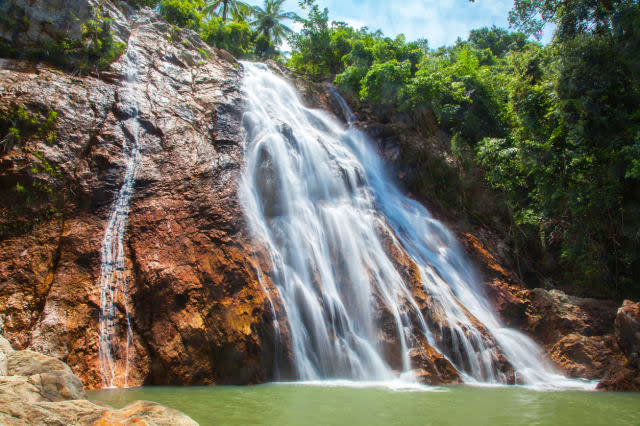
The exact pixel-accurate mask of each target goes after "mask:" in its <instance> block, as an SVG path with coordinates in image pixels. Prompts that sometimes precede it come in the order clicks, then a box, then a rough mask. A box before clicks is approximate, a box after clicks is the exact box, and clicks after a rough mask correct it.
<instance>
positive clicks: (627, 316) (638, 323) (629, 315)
mask: <svg viewBox="0 0 640 426" xmlns="http://www.w3.org/2000/svg"><path fill="white" fill-rule="evenodd" d="M615 333H616V338H617V340H618V344H619V345H620V347H621V348H622V350H623V351H624V353H625V355H626V356H627V357H628V358H629V359H630V360H631V359H632V360H633V361H634V362H635V364H636V366H637V367H638V368H640V363H638V358H639V357H640V302H636V303H633V302H632V301H631V300H625V301H624V302H623V303H622V306H621V307H620V309H618V312H617V314H616V319H615Z"/></svg>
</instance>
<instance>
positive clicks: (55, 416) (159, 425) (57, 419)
mask: <svg viewBox="0 0 640 426" xmlns="http://www.w3.org/2000/svg"><path fill="white" fill-rule="evenodd" d="M0 403H1V404H2V405H0V423H1V424H3V425H7V426H14V425H15V426H18V425H20V426H22V425H59V426H66V425H72V424H73V425H92V426H98V425H100V426H101V425H105V426H106V425H129V424H132V425H141V426H142V425H148V426H165V425H166V426H170V425H176V426H193V425H197V423H196V422H195V421H193V420H192V419H191V418H190V417H188V416H186V415H185V414H183V413H180V412H179V411H176V410H173V409H171V408H167V407H164V406H162V405H160V404H156V403H154V402H148V401H136V402H134V403H132V404H130V405H128V406H126V407H125V408H122V409H120V410H115V409H113V408H110V407H106V406H104V405H100V404H97V403H94V402H91V401H87V400H74V401H62V402H55V403H54V402H37V403H33V404H25V403H23V402H22V401H20V400H19V399H15V398H12V399H0Z"/></svg>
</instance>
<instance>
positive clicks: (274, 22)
mask: <svg viewBox="0 0 640 426" xmlns="http://www.w3.org/2000/svg"><path fill="white" fill-rule="evenodd" d="M284 2H285V0H264V8H262V7H260V6H254V7H253V8H252V11H253V15H254V16H255V20H254V21H252V22H251V25H254V26H255V27H256V31H257V32H261V33H262V34H263V35H264V36H265V38H266V39H267V40H273V42H274V43H275V44H276V45H278V44H280V42H281V41H282V38H283V37H285V36H287V35H288V34H292V33H293V30H292V29H291V28H289V27H287V26H286V25H284V24H283V23H282V22H281V21H284V20H285V19H290V20H292V21H298V20H300V17H299V16H298V15H296V14H295V13H294V12H283V11H282V4H283V3H284Z"/></svg>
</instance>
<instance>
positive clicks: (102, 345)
mask: <svg viewBox="0 0 640 426" xmlns="http://www.w3.org/2000/svg"><path fill="white" fill-rule="evenodd" d="M135 49H136V48H135V39H134V37H133V35H132V36H131V37H130V39H129V43H128V47H127V52H126V54H125V57H124V64H123V73H124V76H125V79H124V80H123V86H122V90H121V91H120V92H119V95H120V102H121V104H122V105H125V106H126V107H127V108H129V111H127V117H128V118H127V119H126V120H125V121H123V122H122V124H121V127H122V131H123V134H124V135H125V138H124V140H123V144H122V150H123V153H124V155H125V159H126V168H125V172H124V179H123V182H122V187H121V188H120V191H119V192H118V196H117V198H116V200H115V202H114V203H113V206H112V208H111V213H110V216H109V222H108V224H107V228H106V230H105V233H104V238H103V240H102V247H101V261H102V263H101V272H100V282H99V287H100V332H99V341H98V350H99V364H100V373H101V375H102V381H103V385H104V386H105V387H107V388H111V387H114V386H116V380H117V379H118V375H119V374H120V375H121V376H122V377H121V378H120V383H122V384H123V385H124V387H127V386H128V383H127V380H128V374H129V349H130V345H131V343H132V331H131V322H130V318H129V304H128V300H127V297H128V287H129V277H128V276H127V272H126V262H125V249H124V238H125V233H126V228H127V221H128V219H129V204H130V201H131V195H132V193H133V185H134V183H135V180H136V172H137V166H138V159H139V157H140V148H139V146H138V137H139V133H140V124H139V122H138V115H139V110H138V108H139V107H138V101H137V98H138V95H139V89H138V85H137V81H136V80H137V74H138V68H137V61H136V50H135ZM118 302H120V303H121V304H122V307H123V309H124V319H125V323H126V324H125V325H124V327H122V324H120V322H121V321H120V316H119V312H120V310H119V308H118ZM123 328H124V330H123ZM123 333H124V339H123V338H122V334H123ZM121 340H124V354H123V355H122V354H121V352H122V349H123V348H122V344H121ZM123 356H124V371H121V370H122V366H121V365H119V362H121V361H120V358H122V357H123Z"/></svg>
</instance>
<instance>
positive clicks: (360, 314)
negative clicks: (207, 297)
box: [240, 63, 593, 388]
mask: <svg viewBox="0 0 640 426" xmlns="http://www.w3.org/2000/svg"><path fill="white" fill-rule="evenodd" d="M243 66H244V71H245V77H244V94H245V96H246V99H247V109H246V112H245V115H244V118H243V128H244V132H245V138H246V144H247V145H246V170H245V174H244V176H243V181H242V183H241V188H240V198H241V202H242V205H243V209H244V213H245V215H246V217H247V220H248V223H249V226H250V228H251V231H252V233H253V235H254V237H255V238H257V239H259V240H261V241H262V242H264V243H265V244H266V245H267V247H268V249H269V251H270V253H271V260H272V263H273V270H272V271H262V273H264V274H268V275H269V276H270V277H271V278H272V279H273V281H274V282H275V284H276V285H277V287H278V290H279V297H280V298H281V302H282V305H283V306H284V308H285V314H286V319H287V322H288V326H289V329H290V339H291V342H290V343H291V349H292V352H293V357H294V364H295V369H296V378H297V379H298V380H304V381H315V380H329V379H335V380H340V379H346V380H356V381H397V380H406V381H409V382H410V381H412V380H413V374H412V370H411V368H412V366H411V365H410V359H409V350H410V349H411V348H413V347H415V346H416V342H417V341H419V340H420V339H421V338H422V339H426V341H427V342H429V344H430V345H431V346H433V347H434V348H436V349H437V350H438V351H440V352H441V353H443V354H444V355H445V356H446V357H447V358H448V359H449V360H450V361H451V362H452V363H453V365H454V366H455V367H456V369H457V370H458V371H459V372H460V373H461V375H462V377H463V379H464V380H465V382H467V383H487V384H501V383H504V382H505V380H506V377H504V375H503V374H502V373H501V371H499V370H498V369H497V368H496V366H495V363H494V362H492V360H493V359H495V356H496V351H497V349H496V348H495V346H494V345H488V344H487V339H486V338H484V337H483V335H482V331H481V330H480V329H479V328H478V326H477V322H474V321H472V318H470V316H469V315H468V312H470V313H471V314H472V315H473V316H474V317H475V318H477V320H479V321H480V322H481V323H482V324H483V325H484V327H485V328H486V330H488V334H490V335H491V336H492V337H493V339H494V340H495V342H497V346H498V347H499V348H500V350H501V351H502V352H503V353H504V355H505V357H506V358H507V360H508V361H509V363H510V364H511V365H512V366H513V367H514V370H515V374H516V377H517V379H518V381H519V382H520V383H525V384H527V385H531V386H536V387H544V388H553V387H590V386H593V385H592V384H585V383H583V382H578V381H572V380H568V379H566V378H564V377H563V376H561V375H559V374H558V373H557V372H556V371H555V370H554V369H553V368H552V367H551V366H550V364H549V363H548V362H547V361H546V360H545V357H544V355H543V353H542V351H541V349H540V348H539V347H538V346H537V345H536V344H535V343H534V342H533V341H532V340H531V339H529V338H528V337H526V336H525V335H523V334H521V333H519V332H517V331H515V330H511V329H507V328H505V327H503V326H502V325H501V324H500V322H499V320H498V319H497V317H496V315H495V313H494V312H493V311H492V309H491V308H490V305H489V303H488V302H487V300H486V299H485V297H484V296H483V291H482V288H481V286H480V285H479V284H478V282H477V280H476V278H475V275H474V272H473V269H472V268H471V266H470V264H469V262H468V260H467V259H466V257H465V255H464V254H463V252H462V251H461V249H460V248H459V247H458V244H457V242H456V241H455V238H454V237H453V236H452V234H451V233H450V232H449V231H448V230H447V229H446V228H445V227H444V226H443V225H442V224H441V223H440V222H438V221H437V220H435V219H434V218H433V217H432V216H431V215H430V214H429V212H428V211H427V210H426V209H425V208H424V207H423V206H422V205H420V204H419V203H417V202H415V201H413V200H411V199H409V198H408V197H406V196H405V195H403V194H402V192H401V191H400V190H399V189H398V188H397V186H396V185H395V184H394V182H393V181H392V179H390V177H389V176H388V175H387V172H386V170H385V167H384V165H383V163H382V160H381V159H380V157H379V155H378V154H377V152H376V151H375V149H374V147H373V144H372V142H371V141H370V140H368V138H367V137H366V136H365V135H364V134H363V133H361V132H360V131H358V130H357V129H355V128H354V127H353V126H349V127H348V128H345V127H344V126H343V125H342V124H341V123H339V122H338V121H337V120H336V119H335V118H333V117H332V116H330V115H329V114H327V113H325V112H323V111H319V110H313V109H309V108H306V107H304V106H303V104H302V103H301V101H300V99H299V97H298V94H297V93H296V91H295V89H294V88H293V87H292V86H291V85H290V84H288V83H287V82H286V81H285V80H284V79H283V78H281V77H279V76H277V75H276V74H274V73H273V72H272V71H270V70H269V69H268V67H267V66H265V65H263V64H254V63H243ZM335 95H337V93H336V94H335ZM336 99H337V101H338V102H339V103H340V104H341V105H342V108H343V109H344V116H345V117H346V118H347V120H348V121H352V120H353V114H352V113H351V111H350V110H349V108H348V106H347V104H346V103H345V102H344V100H343V99H342V98H340V97H339V95H337V98H336ZM389 241H391V243H392V244H393V245H395V246H396V247H397V248H399V250H401V251H404V252H406V253H407V254H408V256H409V257H410V258H411V260H412V261H413V262H414V263H415V264H416V265H417V266H418V270H419V280H420V281H421V282H422V285H423V287H424V291H425V293H426V294H427V295H429V296H430V306H429V309H430V310H431V312H432V313H433V314H434V316H438V317H439V318H445V319H446V324H447V329H448V333H449V336H448V340H447V341H448V342H449V344H448V347H447V348H441V347H438V342H437V339H436V338H435V337H434V336H435V334H436V332H438V331H441V330H434V329H432V328H431V327H432V326H431V327H430V326H429V325H428V321H427V320H426V318H425V316H424V315H423V313H421V312H420V310H419V308H418V303H417V302H416V300H415V299H414V297H413V296H412V291H411V288H409V286H408V285H407V283H406V282H405V280H404V279H403V271H402V270H400V269H401V268H398V266H397V265H396V264H395V263H394V260H393V259H392V258H391V256H390V254H389V253H388V244H389ZM385 244H387V246H385ZM377 304H378V305H379V304H383V305H384V306H386V307H387V310H388V312H389V314H390V317H391V319H390V320H387V321H386V327H387V328H393V330H386V332H387V333H391V334H392V335H395V336H396V337H397V339H396V340H397V342H398V345H399V348H398V349H399V351H400V353H401V354H402V360H401V368H398V366H397V365H396V366H395V367H392V366H391V365H390V363H389V361H388V359H387V358H388V357H387V356H385V354H384V348H383V344H382V342H381V335H382V331H381V329H380V327H381V324H380V323H379V321H378V320H377V318H378V317H377V316H376V305H377ZM463 307H464V308H463ZM416 330H419V331H417V332H416ZM416 334H418V335H416Z"/></svg>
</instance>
